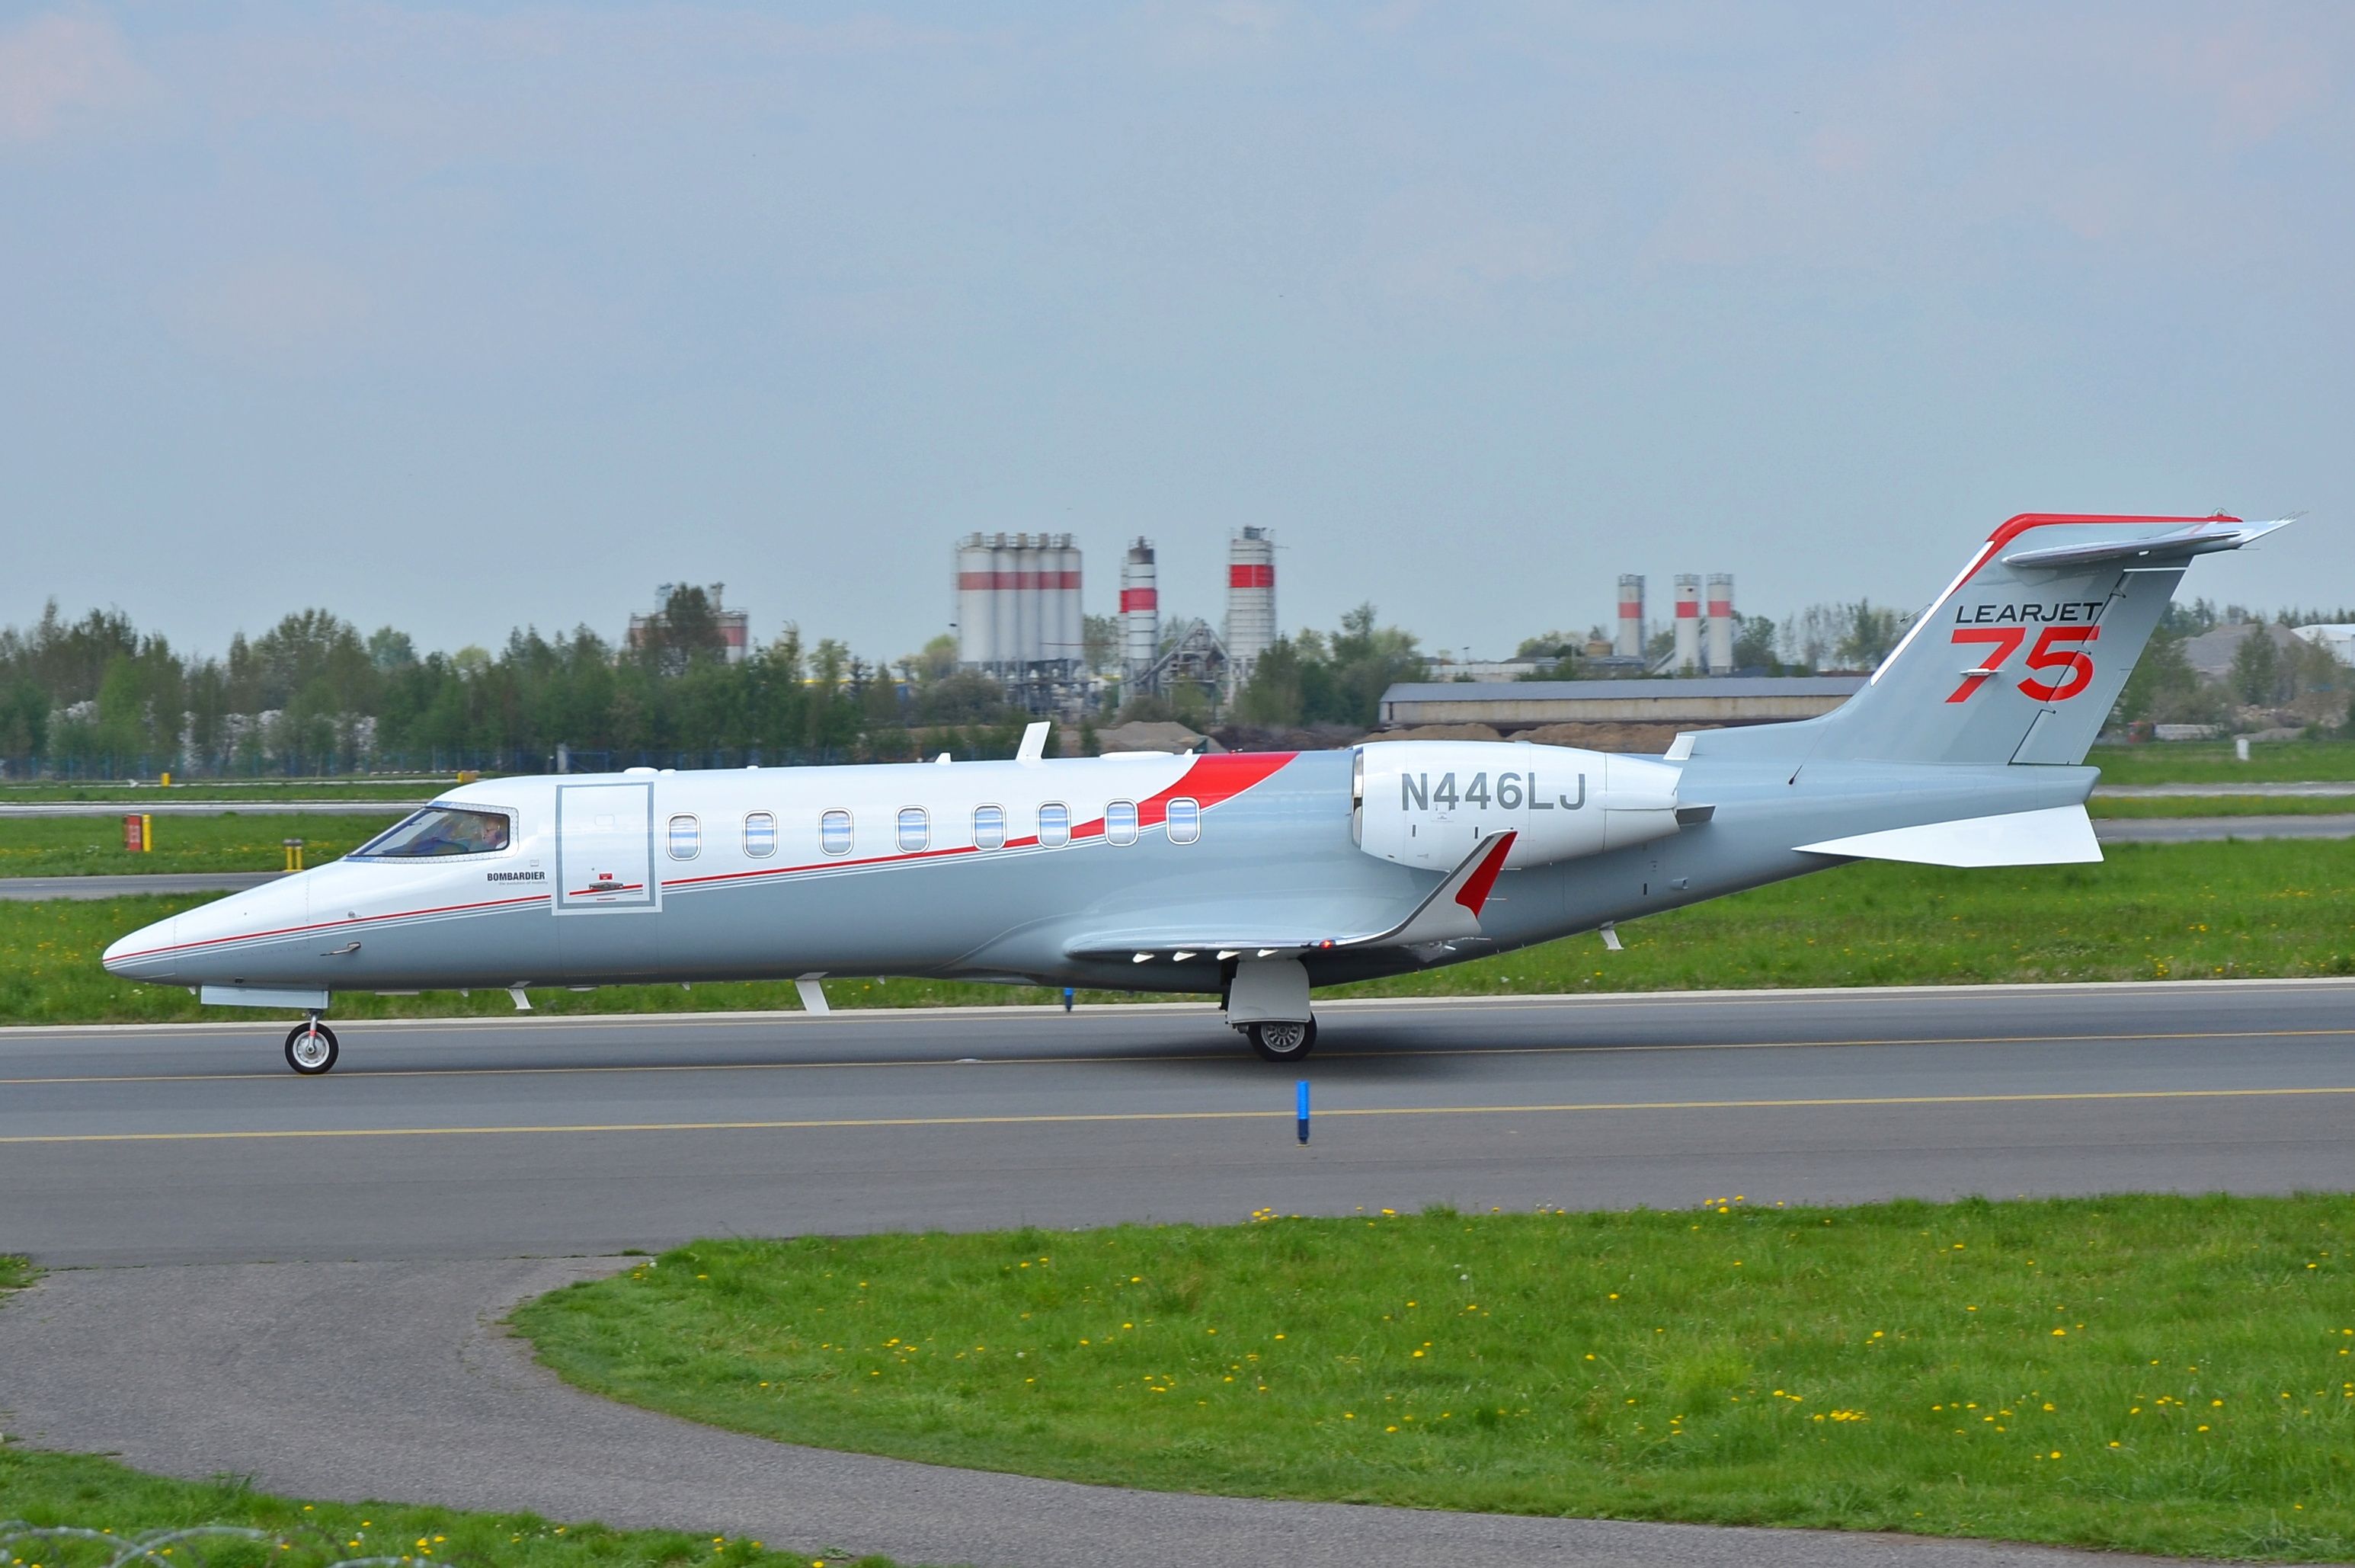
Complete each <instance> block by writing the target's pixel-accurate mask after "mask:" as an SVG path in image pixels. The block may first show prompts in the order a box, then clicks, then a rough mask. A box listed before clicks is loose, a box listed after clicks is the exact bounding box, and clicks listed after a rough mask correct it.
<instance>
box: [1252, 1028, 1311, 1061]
mask: <svg viewBox="0 0 2355 1568" xmlns="http://www.w3.org/2000/svg"><path fill="white" fill-rule="evenodd" d="M1242 1029H1243V1033H1244V1034H1245V1035H1246V1036H1248V1037H1249V1038H1250V1040H1251V1046H1252V1050H1253V1051H1257V1052H1259V1054H1260V1058H1261V1060H1263V1061H1300V1060H1301V1059H1302V1058H1303V1057H1305V1056H1306V1055H1307V1054H1308V1052H1309V1051H1311V1050H1312V1049H1313V1048H1314V1047H1315V1046H1316V1019H1300V1020H1298V1021H1297V1022H1295V1021H1294V1020H1292V1019H1268V1020H1266V1021H1265V1022H1263V1023H1255V1024H1245V1025H1243V1026H1242Z"/></svg>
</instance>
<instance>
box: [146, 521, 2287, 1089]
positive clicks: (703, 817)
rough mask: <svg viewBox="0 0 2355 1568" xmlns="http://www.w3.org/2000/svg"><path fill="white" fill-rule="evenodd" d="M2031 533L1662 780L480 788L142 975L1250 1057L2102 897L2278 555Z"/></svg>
mask: <svg viewBox="0 0 2355 1568" xmlns="http://www.w3.org/2000/svg"><path fill="white" fill-rule="evenodd" d="M2280 526H2281V525H2280V524H2279V523H2243V522H2242V521H2241V520H2239V519H2238V518H2234V517H2223V516H2221V515H2220V516H2216V517H2078V516H2048V515H2030V516H2024V517H2014V518H2012V519H2011V520H2010V521H2009V522H2007V523H2005V524H2004V525H2003V526H2002V527H2001V528H1998V529H1997V530H1996V531H1995V532H1994V533H1993V534H1992V535H1990V536H1989V537H1988V538H1987V540H1986V542H1984V543H1983V544H1981V545H1980V546H1979V547H1978V549H1977V550H1976V551H1974V552H1973V554H1972V556H1971V559H1970V560H1969V563H1968V564H1967V565H1966V566H1965V567H1964V568H1963V570H1962V571H1961V572H1960V573H1959V574H1957V575H1956V576H1955V580H1954V581H1952V582H1951V583H1949V584H1948V585H1947V587H1946V590H1945V592H1944V593H1942V594H1940V595H1939V596H1938V598H1937V600H1936V601H1935V603H1933V604H1932V605H1931V606H1930V607H1929V609H1927V610H1926V611H1924V612H1923V613H1922V614H1921V615H1920V617H1918V618H1917V619H1916V620H1914V621H1913V623H1912V624H1911V625H1910V627H1909V629H1908V630H1907V632H1906V633H1905V635H1904V638H1903V640H1902V641H1901V642H1900V643H1899V644H1898V645H1897V646H1896V647H1895V648H1894V649H1893V650H1892V651H1891V653H1890V655H1889V656H1888V657H1887V658H1885V659H1883V660H1882V661H1881V665H1880V667H1879V668H1877V669H1876V670H1874V672H1873V674H1872V677H1871V679H1870V683H1869V684H1868V685H1866V686H1865V687H1864V688H1862V689H1860V690H1859V691H1858V692H1857V693H1856V695H1855V696H1854V697H1853V698H1851V699H1849V701H1848V702H1847V703H1845V704H1844V705H1842V706H1841V707H1840V708H1838V709H1836V710H1834V711H1832V712H1830V713H1828V714H1825V715H1823V716H1822V717H1820V718H1816V719H1809V720H1801V721H1799V722H1796V723H1783V724H1760V725H1755V726H1752V727H1749V728H1742V729H1725V730H1707V731H1697V732H1693V733H1689V734H1682V735H1679V736H1678V737H1677V739H1676V741H1675V743H1674V744H1673V745H1671V746H1670V747H1669V748H1668V752H1666V754H1665V755H1662V756H1657V757H1637V756H1623V755H1614V754H1607V753H1604V752H1589V751H1580V750H1576V749H1573V748H1570V747H1563V746H1542V745H1533V744H1526V743H1511V742H1506V743H1498V742H1494V741H1388V742H1381V743H1377V744H1368V745H1360V746H1357V747H1355V748H1352V749H1350V750H1347V751H1332V752H1229V753H1223V754H1215V755H1190V754H1188V755H1173V754H1167V753H1143V754H1124V755H1115V756H1106V757H1082V758H1071V759H1048V758H1045V757H1043V756H1041V755H1040V754H1039V752H1040V751H1041V749H1042V741H1043V732H1044V726H1034V727H1033V731H1032V733H1031V735H1030V736H1029V737H1028V739H1027V740H1026V741H1025V744H1024V747H1023V754H1022V755H1021V756H1020V757H1018V759H1016V760H1014V761H1011V762H964V763H959V762H951V761H949V760H948V759H947V758H945V757H943V759H941V761H940V762H939V763H903V764H879V765H867V766H851V767H811V768H780V769H762V768H745V769H741V770H731V771H710V772H687V773H675V772H672V771H670V770H667V769H665V770H662V771H659V772H657V771H655V770H654V769H649V768H631V769H627V770H625V771H623V772H622V773H604V774H591V775H577V774H576V775H562V774H559V775H552V776H549V777H542V778H501V779H486V780H483V781H481V782H479V783H475V784H466V785H464V786H462V787H460V788H458V789H455V790H452V791H451V792H449V793H448V794H446V795H442V796H441V797H440V798H438V799H437V800H435V801H434V802H433V803H432V804H431V805H428V806H426V807H425V808H424V809H422V810H421V811H419V812H418V813H416V814H415V815H414V816H410V817H409V818H408V819H407V820H405V821H403V822H401V823H400V824H399V825H398V826H396V827H393V828H391V829H390V830H389V831H388V832H386V833H384V834H383V835H381V836H380V837H377V838H376V839H374V840H373V841H371V842H370V843H368V844H367V845H365V846H363V847H362V848H359V849H358V850H357V851H355V852H354V853H352V854H351V855H349V856H346V858H345V859H341V860H337V861H335V862H333V863H331V864H328V865H325V866H321V867H318V868H316V869H313V870H309V871H304V872H302V873H299V874H297V875H294V876H291V877H287V878H285V879H283V880H279V881H275V882H272V883H271V884H270V885H268V886H266V887H262V888H257V889H254V890H252V891H247V892H241V893H238V894H236V895H234V896H232V897H229V898H225V899H222V900H220V901H218V902H216V903H210V904H207V905H204V906H203V907H201V908H199V909H195V910H191V911H189V912H186V913H183V914H177V915H174V916H172V917H171V918H169V919H167V920H163V921H159V922H157V923H155V924H153V925H150V926H148V927H146V928H145V929H144V930H141V931H136V932H133V933H131V934H130V935H128V936H125V937H123V939H122V940H121V941H119V942H117V943H115V944H113V945H112V947H110V948H108V949H107V951H106V955H105V965H106V967H107V968H108V969H110V970H112V972H113V973H115V974H117V975H121V976H132V977H135V978H138V979H141V980H145V981H152V982H155V983H160V984H165V985H179V986H186V987H190V988H191V989H193V990H195V991H196V992H197V994H198V996H199V997H200V998H201V999H202V1000H203V1001H204V1002H205V1003H207V1004H222V1005H243V1006H253V1007H269V1008H299V1009H301V1010H303V1011H304V1013H305V1014H307V1015H308V1016H307V1017H306V1019H305V1020H304V1022H302V1023H299V1024H297V1025H295V1027H294V1028H293V1030H292V1031H291V1032H290V1033H289V1034H288V1036H287V1039H286V1060H287V1061H288V1063H289V1065H291V1066H292V1067H293V1069H294V1071H296V1072H303V1073H318V1072H326V1071H327V1070H328V1069H329V1068H331V1067H333V1066H334V1065H335V1062H336V1051H337V1045H336V1037H335V1034H334V1032H333V1031H332V1030H330V1029H328V1028H327V1026H326V1025H325V1024H324V1023H322V1022H321V1021H320V1015H321V1014H322V1013H324V1012H325V1011H326V1010H327V1007H328V1003H329V1000H330V998H331V997H332V996H333V995H334V994H335V993H336V992H338V991H379V992H410V991H417V990H423V989H442V988H453V989H455V988H469V987H480V988H491V987H506V988H508V989H510V990H511V991H513V993H514V995H515V998H516V1002H517V1006H518V1007H524V1006H527V1005H528V1004H527V1000H526V991H527V988H529V987H559V986H561V987H576V988H577V987H593V986H612V985H637V984H645V983H651V982H666V983H667V982H684V983H693V982H696V981H704V980H740V979H754V978H792V979H794V980H796V981H799V982H801V983H802V996H803V997H804V999H805V1002H806V1003H808V1004H809V1005H811V1006H813V1007H814V1008H823V1006H824V1005H825V1001H824V993H823V991H822V990H820V989H819V988H818V987H817V986H816V984H815V982H816V981H817V980H819V979H820V978H822V977H824V976H932V977H936V978H942V979H955V980H981V981H1003V982H1007V983H1009V984H1022V985H1044V986H1065V987H1094V988H1098V989H1115V990H1135V991H1163V992H1187V993H1194V994H1199V995H1202V996H1214V997H1218V998H1219V999H1220V1004H1221V1006H1222V1007H1223V1008H1224V1012H1225V1018H1226V1021H1227V1022H1228V1023H1229V1024H1231V1025H1232V1026H1233V1027H1235V1028H1236V1029H1241V1031H1243V1032H1244V1033H1245V1034H1246V1035H1247V1036H1248V1037H1249V1039H1250V1041H1251V1043H1252V1047H1253V1048H1254V1049H1255V1050H1256V1051H1258V1052H1259V1053H1260V1054H1261V1055H1262V1056H1263V1057H1266V1058H1268V1059H1269V1060H1271V1061H1296V1060H1297V1059H1299V1058H1301V1057H1303V1056H1305V1055H1306V1054H1307V1053H1308V1051H1309V1049H1310V1047H1311V1046H1312V1045H1313V1044H1314V1043H1315V1041H1316V1015H1315V1013H1314V1011H1313V1010H1312V1008H1311V1007H1310V1002H1309V997H1310V993H1311V991H1312V990H1313V989H1314V988H1315V987H1318V986H1330V985H1335V984H1338V983H1340V982H1343V981H1350V980H1362V979H1366V978H1369V977H1372V976H1384V975H1396V974H1401V973H1405V972H1409V971H1412V970H1417V969H1423V968H1428V967H1432V966H1433V965H1442V964H1455V963H1461V962H1463V961H1464V960H1465V959H1467V958H1476V957H1481V956H1485V955H1489V954H1494V953H1502V952H1508V951H1510V950H1511V949H1514V948H1517V947H1523V946H1527V945H1529V944H1532V943H1539V942H1548V941H1551V940H1553V939H1554V938H1556V937H1560V936H1566V935H1569V934H1572V933H1577V932H1590V931H1596V930H1598V929H1599V930H1602V931H1604V933H1605V934H1606V936H1607V935H1609V934H1610V933H1612V931H1613V928H1614V926H1615V923H1618V922H1621V921H1629V920H1634V919H1636V918H1637V917H1639V916H1642V915H1646V914H1652V913H1656V912H1658V911H1661V910H1666V909H1674V908H1677V907H1678V906H1679V905H1684V904H1690V903H1697V902H1699V901H1701V900H1703V899H1710V898H1716V897H1718V896H1719V895H1721V894H1723V893H1731V892H1735V891H1740V890H1742V889H1744V888H1754V887H1758V886H1760V885H1761V884H1763V883H1766V882H1773V881H1777V880H1782V879H1784V878H1786V877H1796V876H1799V875H1802V874H1803V873H1806V872H1808V871H1816V870H1821V869H1824V868H1826V867H1828V866H1837V865H1839V864H1842V863H1844V862H1846V861H1849V860H1857V859H1885V860H1910V861H1917V862H1922V863H1925V864H1930V865H1941V866H2022V865H2047V864H2054V863H2060V862H2067V861H2082V860H2098V859H2101V851H2100V849H2099V848H2097V847H2096V845H2095V843H2094V833H2093V825H2092V824H2091V822H2090V821H2089V820H2088V819H2087V817H2086V814H2085V807H2084V801H2085V798H2086V795H2088V793H2089V792H2090V791H2091V790H2092V789H2093V787H2094V780H2095V779H2096V778H2097V777H2099V773H2098V772H2097V771H2096V770H2095V769H2093V768H2088V767H2085V766H2083V763H2084V760H2085V753H2086V749H2087V747H2088V746H2089V745H2090V744H2091V743H2092V741H2093V740H2094V736H2095V734H2096V733H2097V732H2098V731H2100V729H2101V727H2102V724H2103V721H2104V720H2105V718H2106V717H2107V716H2108V714H2109V712H2110V709H2111V706H2112V704H2113V703H2114V702H2115V699H2116V698H2117V695H2118V690H2119V688H2120V687H2122V686H2123V685H2124V684H2125V682H2126V676H2127V674H2128V672H2129V671H2130V670H2131V669H2132V668H2133V667H2134V662H2135V659H2136V656H2137V655H2138V654H2139V653H2140V652H2141V651H2142V648H2143V645H2144V644H2145V642H2146V641H2147V639H2148V638H2149V636H2150V635H2151V632H2152V629H2153V628H2154V627H2155V626H2156V625H2157V624H2158V620H2159V617H2160V615H2161V614H2162V613H2164V612H2165V610H2166V608H2167V604H2168V601H2169V598H2170V597H2171V595H2172V594H2173V592H2174V591H2175V586H2176V584H2177V582H2178V581H2180V579H2181V578H2182V575H2183V572H2184V569H2185V568H2186V566H2187V565H2189V563H2190V560H2191V558H2192V557H2194V556H2198V555H2204V554H2207V553H2210V552H2211V551H2215V550H2225V549H2238V548H2239V547H2240V546H2242V545H2244V544H2246V543H2248V542H2249V541H2251V540H2252V539H2257V538H2259V537H2261V536H2262V535H2264V534H2266V533H2269V532H2271V531H2272V530H2273V529H2274V528H2278V527H2280Z"/></svg>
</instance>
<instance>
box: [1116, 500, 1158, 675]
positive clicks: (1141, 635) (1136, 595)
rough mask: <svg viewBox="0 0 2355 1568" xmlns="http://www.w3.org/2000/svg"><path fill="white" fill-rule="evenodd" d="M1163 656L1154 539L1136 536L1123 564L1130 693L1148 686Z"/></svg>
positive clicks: (1123, 642) (1124, 662)
mask: <svg viewBox="0 0 2355 1568" xmlns="http://www.w3.org/2000/svg"><path fill="white" fill-rule="evenodd" d="M1160 658H1161V581H1160V570H1159V568H1158V567H1156V565H1155V563H1154V556H1153V541H1152V540H1150V539H1132V540H1130V541H1129V546H1128V554H1127V556H1126V557H1124V559H1123V560H1122V561H1121V563H1120V674H1121V682H1122V684H1123V686H1124V688H1126V691H1127V694H1128V695H1130V696H1132V697H1133V696H1135V694H1136V693H1138V692H1140V691H1143V690H1145V689H1146V678H1147V677H1148V676H1149V675H1150V673H1151V672H1152V669H1153V667H1154V666H1155V665H1156V663H1158V662H1159V661H1160Z"/></svg>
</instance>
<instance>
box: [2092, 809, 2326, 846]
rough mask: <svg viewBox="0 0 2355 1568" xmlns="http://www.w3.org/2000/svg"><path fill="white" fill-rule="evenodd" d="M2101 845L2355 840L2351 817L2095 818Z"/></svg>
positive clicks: (2097, 836) (2095, 827) (2095, 828)
mask: <svg viewBox="0 0 2355 1568" xmlns="http://www.w3.org/2000/svg"><path fill="white" fill-rule="evenodd" d="M2094 837H2096V838H2098V839H2100V840H2101V841H2102V842H2103V843H2105V844H2213V843H2217V842H2220V841H2222V840H2223V839H2226V838H2355V813H2348V812H2328V813H2318V814H2317V815H2315V816H2097V817H2095V818H2094Z"/></svg>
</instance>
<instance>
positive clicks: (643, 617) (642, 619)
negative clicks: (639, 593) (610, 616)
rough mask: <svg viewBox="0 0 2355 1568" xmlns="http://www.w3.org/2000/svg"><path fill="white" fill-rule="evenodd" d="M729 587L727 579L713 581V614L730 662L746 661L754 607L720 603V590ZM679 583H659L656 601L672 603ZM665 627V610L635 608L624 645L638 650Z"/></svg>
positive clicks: (625, 635) (624, 636)
mask: <svg viewBox="0 0 2355 1568" xmlns="http://www.w3.org/2000/svg"><path fill="white" fill-rule="evenodd" d="M727 587H728V585H727V584H726V583H724V582H715V583H713V584H712V585H711V592H710V599H711V618H712V620H713V621H714V622H715V623H717V624H718V626H719V642H720V645H721V647H722V648H723V650H724V651H725V655H726V657H727V660H728V662H729V663H730V664H742V663H743V662H744V660H745V658H746V657H747V656H749V655H750V654H751V651H752V616H751V612H750V611H746V610H730V609H729V608H728V607H727V606H726V605H724V604H722V603H720V594H721V593H722V592H724V591H725V590H726V589H727ZM678 588H679V584H677V583H676V582H665V583H661V584H658V585H657V586H656V587H655V603H657V604H668V603H670V596H671V595H672V594H673V593H675V592H677V591H678ZM664 629H665V623H664V619H663V613H662V612H661V611H660V610H643V611H633V612H631V614H630V626H629V630H628V631H626V632H624V633H623V635H622V641H623V646H624V647H627V648H629V649H630V650H631V651H632V652H635V651H637V650H638V649H640V648H643V647H645V645H646V641H647V639H648V638H649V637H651V636H654V635H657V634H659V633H660V632H662V631H663V630H664Z"/></svg>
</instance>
